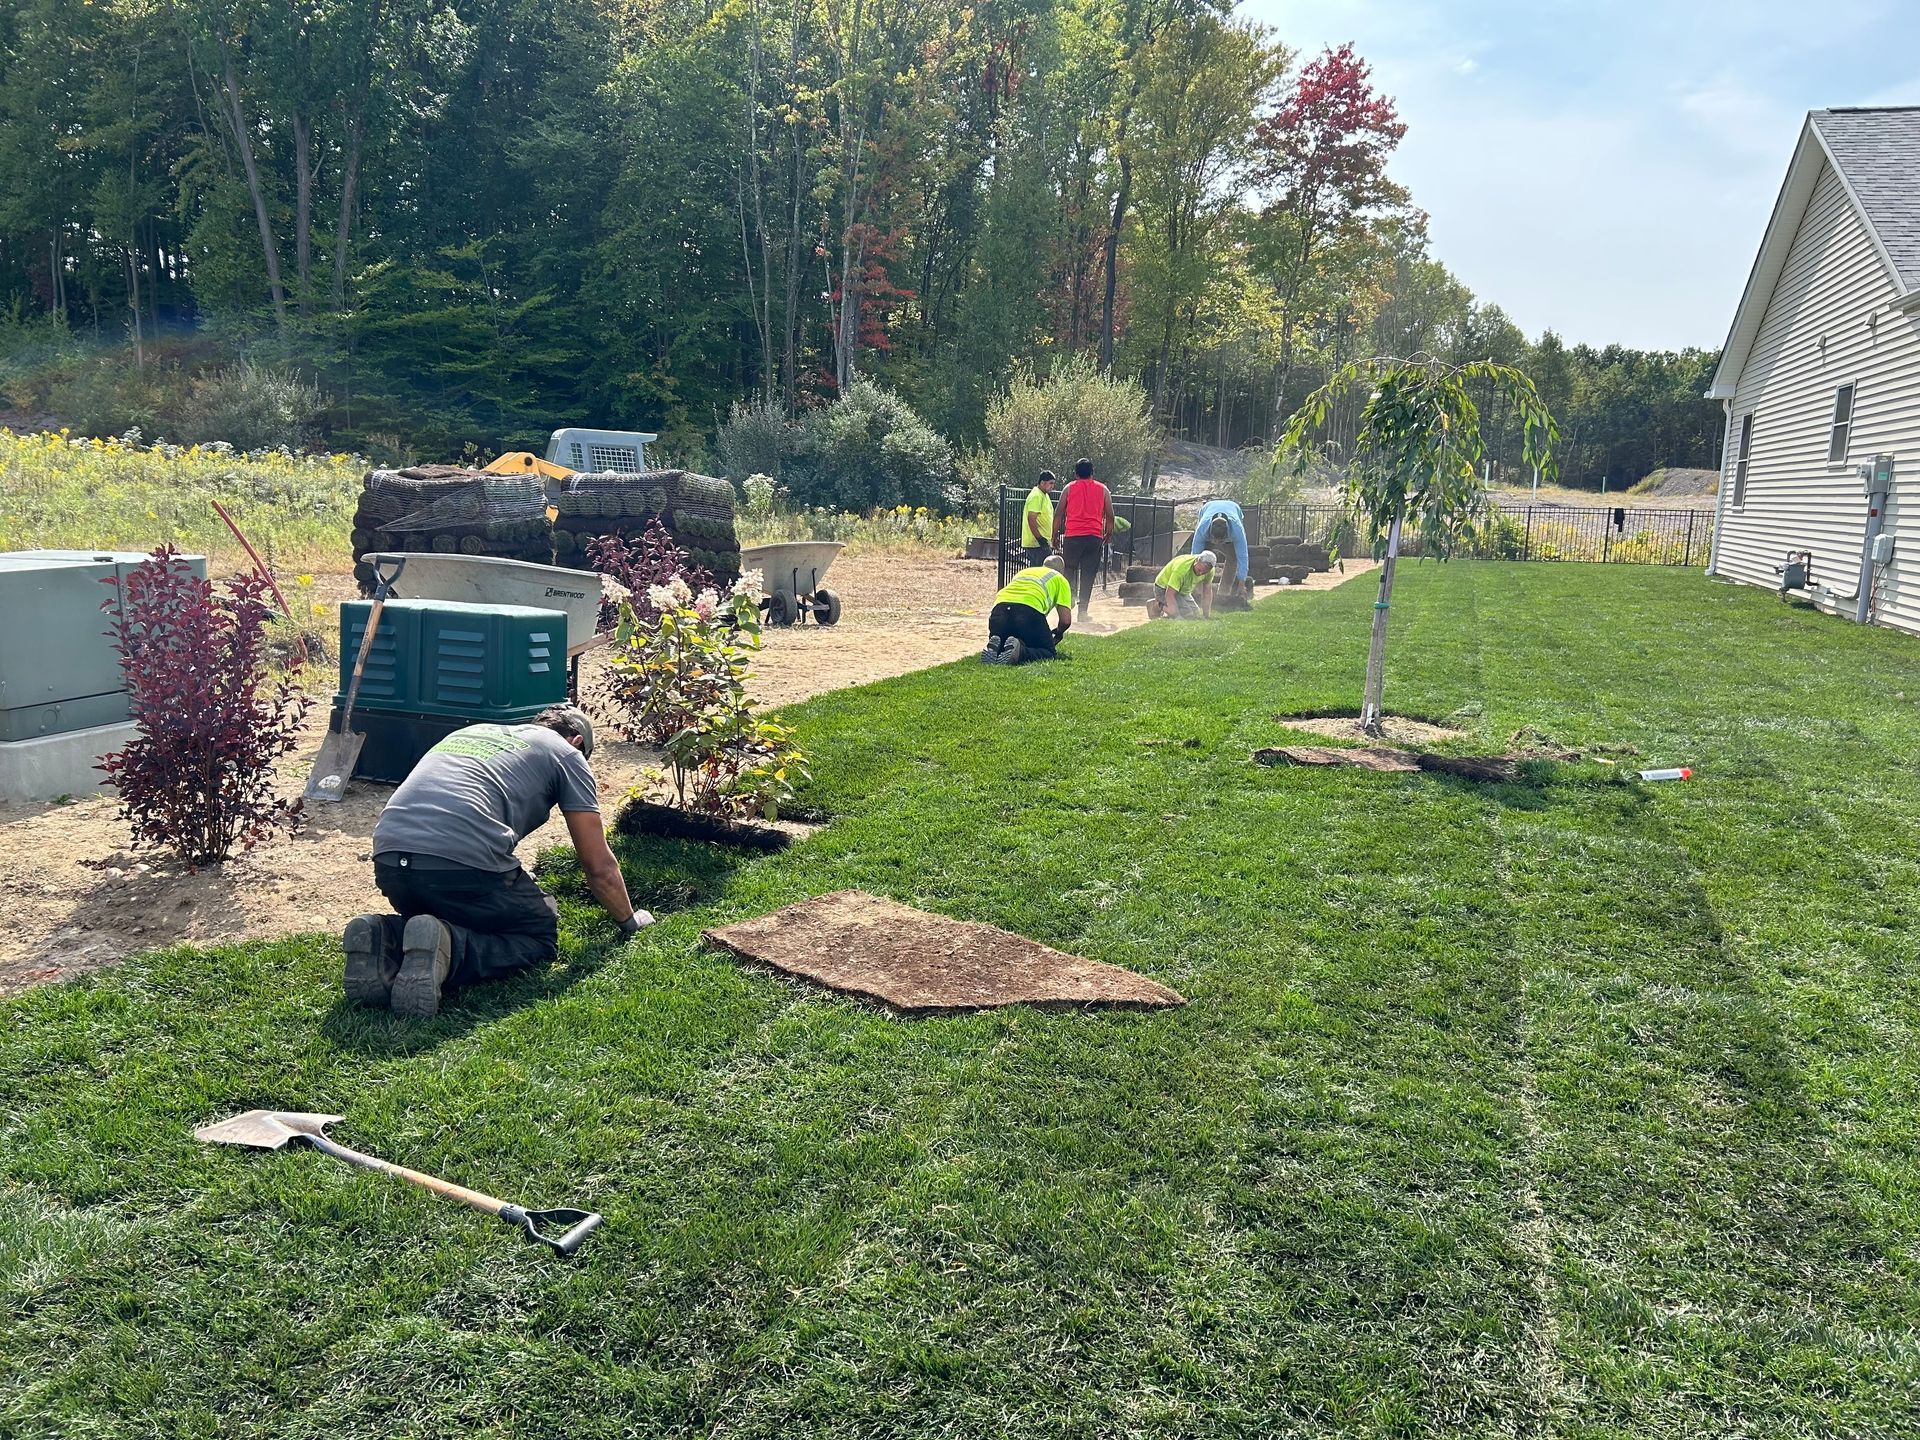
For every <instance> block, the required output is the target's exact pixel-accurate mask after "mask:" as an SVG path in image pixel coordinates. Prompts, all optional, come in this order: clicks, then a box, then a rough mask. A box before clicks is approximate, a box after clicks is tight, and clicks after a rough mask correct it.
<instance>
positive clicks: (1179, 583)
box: [1147, 550, 1220, 620]
mask: <svg viewBox="0 0 1920 1440" xmlns="http://www.w3.org/2000/svg"><path fill="white" fill-rule="evenodd" d="M1219 566H1220V561H1219V557H1218V556H1216V555H1215V554H1214V553H1213V552H1212V551H1211V550H1202V551H1201V552H1200V553H1199V554H1198V555H1192V554H1188V555H1176V556H1174V557H1173V559H1171V560H1169V561H1168V562H1167V563H1166V564H1165V565H1163V566H1161V567H1160V573H1159V574H1158V575H1156V576H1154V577H1153V599H1152V601H1151V602H1150V603H1149V604H1148V606H1147V614H1148V615H1149V616H1151V617H1152V618H1153V619H1156V620H1199V619H1203V618H1204V619H1211V618H1212V617H1213V584H1212V581H1213V572H1214V571H1215V570H1217V569H1218V568H1219ZM1196 593H1197V594H1198V596H1199V598H1198V599H1197V600H1196V599H1195V598H1194V596H1195V594H1196Z"/></svg>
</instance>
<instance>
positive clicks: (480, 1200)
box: [307, 1134, 507, 1215]
mask: <svg viewBox="0 0 1920 1440" xmlns="http://www.w3.org/2000/svg"><path fill="white" fill-rule="evenodd" d="M307 1139H308V1140H310V1141H311V1142H312V1143H313V1146H314V1148H315V1149H316V1150H323V1151H325V1152H326V1153H327V1154H329V1155H331V1156H333V1158H334V1159H336V1160H345V1161H346V1162H347V1163H348V1164H350V1165H364V1166H365V1167H366V1168H367V1169H369V1170H379V1171H381V1172H383V1173H385V1174H388V1175H397V1176H399V1177H400V1178H401V1179H402V1180H405V1181H407V1182H408V1183H409V1184H413V1185H418V1186H419V1187H420V1188H421V1189H423V1190H431V1191H432V1192H433V1193H434V1194H436V1195H444V1196H446V1197H447V1199H449V1200H458V1201H459V1202H460V1203H461V1204H462V1205H471V1206H472V1207H473V1208H474V1209H476V1210H484V1211H486V1212H487V1214H489V1215H498V1214H499V1213H500V1212H501V1211H502V1210H505V1209H506V1208H507V1202H506V1201H505V1200H496V1199H494V1198H493V1196H491V1195H482V1194H481V1193H480V1192H479V1191H478V1190H469V1189H467V1187H466V1186H464V1185H456V1184H454V1183H453V1182H452V1181H451V1180H442V1179H441V1178H440V1177H439V1176H438V1175H428V1174H425V1173H423V1172H422V1171H419V1170H409V1169H407V1167H406V1166H404V1165H395V1164H394V1163H393V1162H392V1161H391V1160H382V1159H380V1158H379V1157H378V1156H375V1155H362V1154H361V1153H360V1152H359V1151H358V1150H349V1149H348V1148H347V1147H346V1146H344V1145H342V1144H341V1143H340V1142H339V1141H337V1140H330V1139H328V1138H327V1137H326V1136H325V1135H313V1134H309V1135H308V1136H307Z"/></svg>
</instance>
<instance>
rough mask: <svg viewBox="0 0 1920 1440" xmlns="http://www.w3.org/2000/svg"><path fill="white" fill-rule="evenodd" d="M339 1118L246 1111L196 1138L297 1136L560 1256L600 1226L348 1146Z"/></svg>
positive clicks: (248, 1142)
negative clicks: (339, 1135)
mask: <svg viewBox="0 0 1920 1440" xmlns="http://www.w3.org/2000/svg"><path fill="white" fill-rule="evenodd" d="M341 1118H342V1117H341V1116H339V1115H309V1114H305V1113H303V1112H300V1111H295V1110H249V1111H247V1112H246V1113H245V1114H244V1115H236V1116H234V1117H233V1118H232V1119H231V1120H222V1121H220V1122H219V1123H218V1124H216V1125H202V1126H201V1127H200V1128H199V1129H198V1130H195V1131H194V1132H193V1138H194V1139H196V1140H201V1141H204V1142H206V1143H207V1144H209V1145H245V1146H248V1147H249V1148H251V1149H254V1150H278V1149H281V1148H282V1147H283V1146H285V1145H288V1144H290V1143H292V1142H293V1141H296V1140H304V1141H306V1142H307V1143H308V1144H309V1145H311V1146H313V1148H314V1149H316V1150H324V1151H325V1152H326V1153H327V1154H329V1155H331V1156H333V1158H334V1159H336V1160H345V1161H347V1162H348V1163H349V1164H352V1165H364V1166H365V1167H366V1168H367V1169H369V1170H380V1171H383V1172H385V1173H386V1174H388V1175H398V1176H399V1177H400V1178H401V1179H402V1180H405V1181H408V1182H410V1183H411V1184H414V1185H418V1186H420V1187H421V1188H423V1189H426V1190H431V1191H432V1192H433V1193H434V1194H436V1195H444V1196H446V1197H447V1198H448V1199H449V1200H458V1201H459V1202H460V1203H461V1204H463V1205H471V1206H473V1208H474V1209H476V1210H484V1211H486V1212H487V1214H489V1215H497V1216H499V1217H500V1218H501V1219H502V1220H504V1221H506V1222H507V1224H509V1225H512V1226H513V1227H515V1228H516V1229H519V1230H524V1231H526V1232H527V1234H528V1236H530V1237H531V1238H532V1239H535V1240H538V1241H539V1242H540V1243H541V1244H542V1245H548V1246H551V1247H552V1248H553V1250H554V1252H555V1253H556V1254H560V1255H571V1254H573V1252H574V1251H576V1250H578V1249H579V1248H580V1242H581V1241H583V1240H585V1239H586V1238H587V1236H589V1235H591V1234H592V1233H593V1232H594V1231H595V1230H597V1229H599V1228H600V1217H599V1216H598V1215H596V1214H594V1213H593V1212H592V1211H591V1210H569V1209H565V1208H561V1209H554V1210H527V1209H524V1208H523V1207H521V1206H519V1205H510V1204H508V1203H507V1202H506V1201H505V1200H496V1199H494V1198H493V1196H491V1195H482V1194H481V1193H480V1192H479V1191H478V1190H469V1189H467V1187H466V1186H464V1185H455V1184H454V1183H453V1182H452V1181H451V1180H442V1179H440V1178H439V1177H438V1176H436V1175H423V1174H422V1173H421V1172H420V1171H418V1170H409V1169H407V1168H406V1166H404V1165H395V1164H393V1163H392V1162H391V1161H388V1160H381V1159H379V1158H377V1157H376V1156H372V1155H362V1154H361V1153H360V1152H359V1151H358V1150H349V1149H348V1148H347V1147H346V1146H344V1145H342V1144H341V1143H340V1142H339V1141H337V1140H333V1139H330V1138H329V1137H328V1135H327V1133H326V1131H327V1126H329V1125H331V1124H333V1122H334V1121H336V1120H339V1119H341ZM561 1227H566V1228H564V1229H562V1232H561V1233H560V1234H558V1235H552V1234H548V1233H546V1231H547V1230H551V1229H559V1228H561Z"/></svg>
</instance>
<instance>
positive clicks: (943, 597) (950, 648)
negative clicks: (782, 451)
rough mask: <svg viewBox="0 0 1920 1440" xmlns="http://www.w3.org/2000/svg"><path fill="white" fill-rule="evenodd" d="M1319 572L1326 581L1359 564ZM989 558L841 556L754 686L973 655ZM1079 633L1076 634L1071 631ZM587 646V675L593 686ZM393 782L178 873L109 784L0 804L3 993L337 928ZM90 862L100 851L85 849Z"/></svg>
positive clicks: (767, 698) (832, 684) (1105, 618)
mask: <svg viewBox="0 0 1920 1440" xmlns="http://www.w3.org/2000/svg"><path fill="white" fill-rule="evenodd" d="M1364 568H1370V567H1364V566H1358V565H1356V564H1355V563H1354V562H1352V561H1349V562H1348V564H1347V571H1346V574H1345V575H1341V574H1340V573H1338V572H1335V573H1334V574H1332V575H1327V576H1319V575H1316V576H1314V577H1312V581H1316V582H1321V583H1318V584H1315V583H1311V582H1310V583H1309V584H1308V585H1305V586H1301V587H1298V588H1300V589H1303V590H1308V589H1323V588H1326V586H1327V584H1329V583H1337V582H1338V581H1340V580H1341V579H1347V578H1351V577H1352V576H1353V575H1355V574H1359V573H1363V570H1364ZM993 580H994V572H993V566H992V565H990V564H986V563H983V562H978V561H964V560H940V559H928V558H897V557H879V556H871V557H869V556H853V557H843V558H841V559H840V560H839V561H837V562H836V563H835V564H834V567H833V570H832V573H831V575H830V576H829V578H828V584H830V585H831V586H832V587H833V588H834V589H835V590H837V591H839V593H840V595H841V597H842V600H843V602H844V605H845V614H844V618H843V619H842V620H841V622H840V624H839V625H838V626H837V627H835V628H833V629H829V630H821V629H818V628H816V627H814V626H812V625H807V626H803V627H798V628H795V629H791V630H778V631H769V632H768V635H767V638H766V645H765V648H764V649H763V650H762V651H761V653H760V654H759V655H758V656H757V657H756V658H755V660H754V662H753V680H752V685H751V688H752V691H753V693H754V695H755V696H756V698H758V699H759V700H761V701H762V702H763V703H765V704H767V705H770V706H778V705H789V704H793V703H795V702H797V701H800V700H804V699H806V698H808V697H809V696H812V695H818V694H822V693H824V692H826V691H829V690H837V689H841V688H844V687H846V686H850V685H863V684H866V683H868V682H870V681H874V680H882V679H886V678H888V677H889V676H893V675H901V674H905V673H907V672H909V671H913V670H920V669H924V668H926V667H928V666H931V665H939V664H943V663H945V662H947V661H950V660H957V659H960V658H962V657H963V656H967V655H971V654H974V653H976V652H977V651H978V650H979V648H980V645H981V643H982V641H983V640H984V638H985V632H986V615H987V611H988V609H990V608H991V605H992V601H993V591H994V584H993ZM315 588H316V593H317V596H318V598H320V599H322V600H324V601H329V602H335V603H337V602H338V601H340V600H342V599H346V598H348V597H350V596H351V595H352V594H353V590H352V584H351V581H350V579H349V578H348V577H346V576H321V577H318V580H317V583H316V587H315ZM1145 618H1146V617H1145V613H1144V612H1143V611H1141V610H1138V609H1125V608H1122V607H1121V606H1120V605H1119V604H1118V603H1117V602H1115V601H1113V600H1110V599H1096V600H1095V601H1094V604H1093V609H1092V618H1091V623H1090V624H1088V625H1087V626H1086V627H1084V629H1078V628H1077V629H1076V631H1075V634H1076V636H1078V637H1083V638H1084V637H1087V636H1098V635H1101V634H1111V633H1113V632H1114V631H1116V630H1120V629H1123V628H1127V627H1130V626H1133V625H1138V624H1142V623H1144V622H1145ZM1069 643H1072V642H1069ZM593 665H594V658H593V657H592V656H589V658H588V665H587V671H586V675H585V684H586V686H587V687H588V689H589V696H590V691H591V685H592V678H593V677H592V668H593ZM331 689H332V686H331V681H330V680H329V679H327V678H325V677H319V678H317V679H316V693H317V695H318V696H319V701H320V703H317V704H316V705H315V707H314V712H313V714H312V716H311V717H310V718H309V721H308V727H307V730H308V733H307V736H306V739H305V741H304V742H303V744H302V745H301V747H300V749H299V751H298V752H297V753H296V756H295V757H294V759H293V761H292V762H291V763H289V764H288V765H287V766H285V767H284V768H283V771H282V775H281V782H282V785H281V788H282V789H283V791H284V792H285V793H287V794H289V795H297V794H298V793H299V792H300V790H301V788H302V787H303V786H304V784H305V782H306V772H307V765H308V762H309V761H310V760H311V759H312V757H313V755H314V753H315V751H316V750H318V748H319V744H320V736H321V733H322V731H323V730H324V728H325V725H326V712H325V699H326V697H327V695H329V694H330V693H331ZM653 764H654V757H653V755H652V754H651V753H650V752H648V751H646V750H643V749H641V748H640V747H638V746H634V745H628V744H624V743H621V742H619V741H616V740H612V739H609V740H608V741H607V742H606V743H604V744H603V745H602V746H601V747H600V749H599V750H598V751H596V753H595V755H594V771H595V773H596V774H597V775H598V777H599V780H600V786H601V799H602V805H603V808H604V809H605V810H606V811H607V812H608V814H609V815H611V813H612V811H613V809H614V808H615V807H616V805H617V803H618V801H619V798H620V797H621V796H622V795H623V794H624V793H625V792H626V789H627V788H628V787H629V786H630V785H638V784H643V783H644V782H645V781H646V779H647V776H648V772H649V770H650V769H651V767H652V765H653ZM390 793H391V791H390V790H389V789H388V787H386V786H381V785H371V784H367V783H364V782H358V783H356V784H355V785H354V786H353V787H352V789H351V790H350V791H349V793H348V796H347V798H346V799H345V800H344V801H343V802H342V803H340V804H338V805H333V806H316V807H313V809H312V810H311V812H310V815H309V818H308V819H307V821H306V822H305V824H304V825H303V826H302V827H301V829H300V830H299V831H298V832H297V833H295V834H294V835H292V836H290V837H285V838H282V839H276V840H274V841H272V842H271V843H268V844H266V845H263V846H261V847H260V848H259V849H257V850H255V851H253V852H251V853H249V854H246V855H243V856H241V857H240V858H238V859H236V860H234V861H232V862H231V863H229V864H227V865H224V866H216V867H212V868H209V869H207V870H203V871H201V872H200V873H198V874H193V875H189V874H186V873H185V872H184V871H183V870H182V869H181V868H180V867H179V866H177V865H175V864H174V863H172V862H171V861H167V860H165V859H163V858H160V857H156V856H153V855H148V854H134V853H132V852H130V851H129V850H128V848H127V846H128V837H127V832H126V828H125V826H124V825H122V824H121V823H120V822H119V821H118V820H117V819H116V818H115V817H114V801H113V800H112V798H111V797H110V796H90V797H87V798H84V799H80V800H77V801H74V802H72V803H69V804H66V805H47V804H19V803H8V802H0V895H4V896H5V897H6V901H7V911H8V913H7V921H8V923H7V925H6V926H5V928H4V930H0V995H3V994H7V993H10V992H12V991H15V990H20V989H25V988H27V987H28V986H32V985H36V984H41V983H44V982H46V981H49V980H58V979H63V978H65V977H67V976H71V975H78V974H82V973H85V972H86V971H89V970H92V969H96V968H98V967H99V966H101V965H104V964H108V963H111V962H112V961H114V960H118V959H121V958H123V957H125V956H127V955H131V954H135V953H138V952H140V951H143V950H152V949H158V948H160V947H162V946H166V945H172V944H175V943H179V942H182V941H192V942H220V941H231V940H244V939H268V938H273V937H276V936H280V935H286V934H291V933H295V932H299V931H303V930H338V929H339V928H340V927H341V926H342V925H344V924H345V923H346V921H347V920H348V919H350V918H351V917H352V916H354V915H357V914H359V913H361V912H363V911H368V910H372V909H376V908H378V907H379V905H380V896H379V893H378V892H377V891H376V890H375V889H374V887H373V878H372V851H371V837H372V834H373V825H374V821H375V820H376V819H377V818H378V817H379V814H380V809H381V807H382V806H383V805H384V804H385V803H386V797H387V796H388V795H389V794H390ZM565 843H567V835H566V827H565V825H564V824H563V823H562V822H561V820H560V819H559V818H558V817H557V816H556V817H555V818H554V820H553V821H552V822H551V823H550V824H548V825H547V826H545V827H544V828H543V829H541V830H538V831H535V832H534V833H533V834H532V835H530V836H528V837H527V839H526V840H525V841H524V842H523V843H522V845H521V847H520V854H521V856H522V858H523V859H525V860H526V861H528V862H529V863H530V862H531V861H532V859H533V857H534V856H535V855H536V854H537V853H538V852H539V851H541V850H544V849H548V848H550V847H552V846H554V845H563V844H565ZM89 862H98V863H89Z"/></svg>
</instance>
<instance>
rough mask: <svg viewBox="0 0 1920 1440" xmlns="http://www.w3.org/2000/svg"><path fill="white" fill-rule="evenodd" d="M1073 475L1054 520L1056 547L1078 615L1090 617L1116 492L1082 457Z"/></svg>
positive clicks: (1083, 618)
mask: <svg viewBox="0 0 1920 1440" xmlns="http://www.w3.org/2000/svg"><path fill="white" fill-rule="evenodd" d="M1073 475H1074V478H1073V479H1071V480H1069V481H1068V482H1067V488H1066V490H1065V491H1064V492H1063V493H1062V494H1061V496H1060V508H1059V511H1058V515H1057V518H1056V519H1055V520H1054V522H1053V524H1054V549H1056V550H1058V551H1059V552H1060V558H1061V559H1063V560H1065V561H1066V563H1067V584H1068V586H1069V587H1070V588H1071V589H1072V590H1073V593H1074V597H1075V599H1077V600H1078V601H1079V616H1080V619H1081V620H1083V621H1084V620H1085V619H1086V618H1087V603H1088V601H1090V600H1091V599H1092V598H1093V582H1094V580H1095V579H1096V578H1097V577H1098V576H1099V574H1100V557H1101V556H1102V555H1103V554H1104V553H1105V552H1106V548H1107V541H1108V540H1109V539H1110V538H1112V536H1113V495H1112V494H1111V493H1110V492H1109V491H1108V489H1107V487H1106V486H1104V485H1102V484H1101V483H1100V482H1099V481H1098V480H1096V479H1094V478H1093V461H1091V460H1084V459H1083V460H1080V461H1079V462H1077V463H1076V464H1075V465H1074V467H1073Z"/></svg>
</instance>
